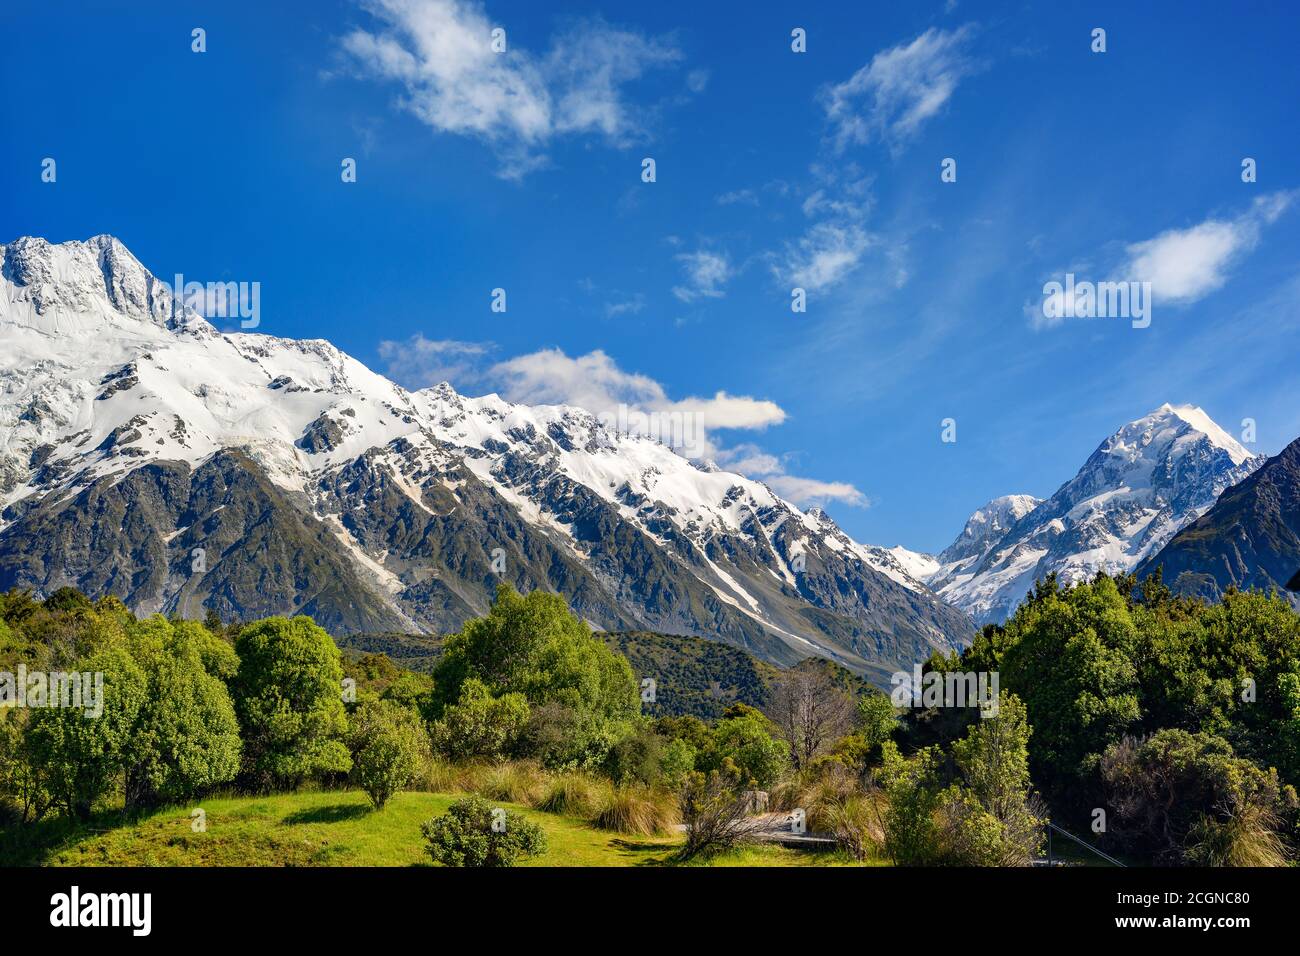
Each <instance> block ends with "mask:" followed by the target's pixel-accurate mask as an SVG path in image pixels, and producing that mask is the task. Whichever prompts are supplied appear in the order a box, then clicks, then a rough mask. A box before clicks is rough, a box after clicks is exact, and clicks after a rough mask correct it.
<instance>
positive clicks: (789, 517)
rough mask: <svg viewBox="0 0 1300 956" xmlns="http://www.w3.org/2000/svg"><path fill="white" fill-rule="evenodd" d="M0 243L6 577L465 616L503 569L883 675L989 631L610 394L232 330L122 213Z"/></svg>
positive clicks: (887, 561) (632, 619) (786, 657)
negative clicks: (590, 401)
mask: <svg viewBox="0 0 1300 956" xmlns="http://www.w3.org/2000/svg"><path fill="white" fill-rule="evenodd" d="M0 255H2V257H3V259H2V261H3V268H2V271H0V336H2V337H3V340H4V342H5V345H6V348H5V350H4V352H3V354H2V355H0V588H10V587H27V588H33V589H35V590H37V591H39V592H42V593H48V592H49V591H52V590H53V589H55V588H57V587H59V586H62V585H65V584H68V585H73V586H76V587H79V588H81V589H83V590H85V591H86V592H88V593H91V594H103V593H110V592H111V593H114V594H117V595H118V596H119V597H122V598H123V599H124V600H126V601H127V603H128V604H130V605H131V606H132V607H133V608H135V609H136V610H138V611H142V612H150V611H162V612H165V613H173V612H179V613H183V614H187V615H198V614H200V613H202V610H203V609H204V608H212V609H214V610H216V611H217V612H219V613H220V614H222V615H223V616H224V617H226V618H235V619H240V618H244V619H246V618H253V617H257V616H261V615H265V614H271V613H309V614H311V615H312V616H314V617H316V618H317V619H318V620H319V621H321V622H322V623H323V624H324V625H326V626H327V627H330V628H332V629H334V630H335V631H338V632H342V633H352V632H376V631H412V632H414V631H431V632H433V631H436V632H446V631H450V630H454V629H456V628H458V627H459V625H460V624H461V623H462V622H463V621H464V620H465V619H466V618H468V617H470V616H474V615H478V614H482V613H483V612H484V611H485V610H486V608H487V606H488V604H489V602H490V600H491V596H492V594H493V592H494V589H495V586H496V585H497V583H498V582H500V581H506V582H509V583H511V584H513V585H514V586H515V587H517V588H519V589H521V590H528V589H533V588H544V589H547V590H551V591H555V592H558V593H561V594H563V595H565V597H566V598H567V599H568V600H569V601H570V603H571V604H572V606H573V607H574V608H575V609H576V610H577V611H578V612H579V613H581V614H582V615H583V616H584V617H586V618H587V619H588V620H589V621H591V623H592V624H593V625H595V626H596V627H599V628H601V629H607V630H637V629H643V630H654V631H660V632H666V633H678V634H687V635H698V636H704V637H709V638H711V639H715V640H721V641H724V642H727V643H730V644H733V645H735V646H738V647H742V648H744V649H746V650H749V651H751V652H753V653H755V654H756V655H758V656H760V657H762V658H763V659H765V660H768V661H772V662H777V663H791V662H794V661H797V660H799V659H801V658H804V657H807V656H811V655H818V656H823V657H827V658H830V659H832V660H835V661H838V662H839V663H841V664H843V665H844V666H846V667H848V668H850V669H851V670H854V671H855V672H857V673H861V674H867V675H870V676H872V677H873V678H874V679H876V680H878V681H883V680H885V679H886V677H885V675H887V674H889V673H891V672H893V671H894V670H898V669H909V668H910V667H911V666H912V664H913V663H914V662H916V661H918V660H921V659H924V658H925V657H927V656H928V655H929V654H930V653H931V652H932V651H933V650H935V649H940V650H951V649H953V648H955V647H959V646H961V645H962V644H964V643H965V642H967V641H968V640H969V639H970V637H971V636H972V634H973V625H972V623H971V621H970V619H969V618H968V617H967V616H966V615H965V614H963V613H961V612H960V611H957V610H954V609H953V608H952V607H950V606H949V605H947V604H946V603H944V602H943V601H942V600H940V599H939V598H938V597H936V595H935V594H934V592H933V591H931V589H930V588H929V587H927V586H926V585H925V584H924V583H922V582H921V581H919V580H918V579H917V578H916V576H915V575H914V574H913V573H911V572H910V571H909V569H908V567H907V566H905V564H904V562H901V561H899V560H898V558H897V557H896V556H895V555H894V554H892V553H891V552H889V551H886V550H884V549H882V548H875V547H871V546H866V545H862V544H859V543H857V542H855V541H853V540H851V539H850V538H849V537H848V536H847V535H846V534H844V532H843V531H842V530H841V529H839V528H838V527H837V526H836V525H835V523H834V522H833V521H832V520H831V519H830V518H829V516H827V515H825V514H824V513H822V512H820V511H818V510H816V509H814V510H811V511H808V512H804V511H801V510H800V509H798V508H796V507H795V506H793V505H791V504H789V503H788V502H786V501H784V500H782V499H781V498H779V497H777V496H776V495H775V494H773V493H772V491H771V490H770V489H769V488H768V487H767V486H766V485H763V484H762V483H760V482H756V481H752V480H749V479H747V478H744V477H742V476H740V475H737V474H731V473H727V472H724V471H721V470H719V469H718V468H716V467H714V466H710V465H696V464H694V463H692V462H690V461H687V460H686V459H684V458H682V457H680V456H679V455H677V454H675V453H674V452H673V451H671V450H670V449H668V448H667V447H665V446H663V445H661V444H659V443H658V442H656V441H654V440H651V439H648V438H644V437H638V436H634V435H626V434H620V433H617V432H615V431H614V430H612V429H610V428H608V427H606V426H605V425H604V424H602V422H601V421H600V420H599V419H598V417H597V416H596V415H594V414H592V413H591V412H589V411H586V410H583V409H578V408H572V407H566V406H537V407H531V406H526V405H519V404H512V403H509V402H506V401H503V400H502V399H501V398H499V397H497V396H495V395H488V396H484V397H481V398H470V397H466V396H463V395H460V394H458V393H457V392H456V391H455V390H454V389H452V388H451V387H450V386H449V385H446V384H442V385H438V386H435V387H433V388H429V389H424V390H421V391H416V392H411V391H407V390H406V389H403V388H401V387H400V386H398V385H396V384H394V383H393V382H391V381H389V380H387V379H386V378H384V377H383V376H381V375H378V374H376V373H375V372H372V371H371V370H370V369H368V368H366V367H365V366H364V365H362V364H361V363H360V362H358V361H356V360H355V359H353V358H351V357H350V356H348V355H345V354H344V353H342V352H340V351H339V350H338V349H336V348H334V347H333V346H332V345H330V344H329V343H328V342H325V341H322V340H291V339H281V338H274V337H271V336H266V335H260V334H250V333H222V332H218V331H217V329H215V328H214V327H213V326H212V325H211V324H210V323H208V322H207V321H206V320H204V319H203V318H202V317H200V316H199V315H197V314H195V313H194V312H193V311H191V310H189V309H186V308H182V307H179V306H178V305H177V304H176V303H175V302H174V301H173V298H172V295H171V292H170V290H169V289H168V287H167V286H166V285H165V284H163V283H161V282H159V280H157V279H156V278H155V277H154V276H152V275H151V274H150V273H149V272H148V270H146V269H145V268H144V267H143V266H142V265H141V264H140V263H139V262H138V261H136V259H135V258H134V257H133V256H132V255H131V254H130V253H129V252H128V251H127V250H126V249H125V248H124V247H123V246H122V244H121V243H120V242H118V241H117V240H115V239H113V238H111V237H108V236H100V237H96V238H94V239H91V240H89V241H88V242H84V243H83V242H70V243H63V244H60V245H53V244H50V243H48V242H46V241H45V240H42V239H32V238H24V239H19V240H17V241H15V242H13V243H10V244H8V245H5V246H0Z"/></svg>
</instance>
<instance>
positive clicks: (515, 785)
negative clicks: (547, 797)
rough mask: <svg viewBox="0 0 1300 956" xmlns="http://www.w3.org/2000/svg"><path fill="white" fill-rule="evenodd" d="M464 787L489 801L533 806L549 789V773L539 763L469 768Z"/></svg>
mask: <svg viewBox="0 0 1300 956" xmlns="http://www.w3.org/2000/svg"><path fill="white" fill-rule="evenodd" d="M464 777H465V779H464V781H463V784H464V787H465V789H466V790H469V791H470V792H471V793H477V794H478V795H479V796H481V797H486V798H487V799H489V800H505V801H507V802H509V803H522V804H524V805H527V806H531V805H533V804H534V803H536V802H537V800H538V798H539V797H540V796H541V794H542V791H543V788H545V786H546V782H547V777H546V773H545V772H544V771H543V770H542V768H541V767H539V766H538V765H537V764H535V763H533V762H531V761H526V760H521V761H516V762H513V763H502V764H489V765H486V766H477V767H472V768H467V769H466V771H465V773H464Z"/></svg>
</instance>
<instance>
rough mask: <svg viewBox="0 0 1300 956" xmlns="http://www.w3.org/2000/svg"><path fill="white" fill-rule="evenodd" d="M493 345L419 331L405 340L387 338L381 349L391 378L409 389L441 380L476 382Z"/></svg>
mask: <svg viewBox="0 0 1300 956" xmlns="http://www.w3.org/2000/svg"><path fill="white" fill-rule="evenodd" d="M492 348H493V347H492V346H491V345H490V344H484V343H480V342H458V341H456V340H455V339H427V338H425V337H424V336H423V335H421V334H420V333H418V332H417V333H416V334H415V335H413V336H411V337H410V338H409V339H407V340H406V341H405V342H394V341H391V340H389V339H385V340H384V341H382V342H380V343H379V349H378V351H379V357H380V358H381V359H383V360H384V362H385V363H386V366H385V368H386V372H387V374H388V376H389V378H391V379H393V380H394V381H396V382H399V383H401V384H402V385H405V386H406V387H408V388H427V387H428V386H430V385H435V384H437V383H438V382H457V383H459V384H461V385H465V384H467V383H470V382H473V381H476V380H477V379H478V377H479V375H478V371H477V366H478V363H479V361H480V360H481V359H482V358H483V357H484V356H485V355H487V354H488V353H489V352H490V351H491V350H492Z"/></svg>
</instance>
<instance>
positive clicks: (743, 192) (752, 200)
mask: <svg viewBox="0 0 1300 956" xmlns="http://www.w3.org/2000/svg"><path fill="white" fill-rule="evenodd" d="M717 203H718V205H719V206H734V205H736V204H737V203H744V204H745V205H747V206H757V205H758V194H757V193H755V192H754V190H752V189H733V190H732V191H731V192H725V193H723V194H722V195H720V196H718V198H717Z"/></svg>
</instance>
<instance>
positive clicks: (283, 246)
mask: <svg viewBox="0 0 1300 956" xmlns="http://www.w3.org/2000/svg"><path fill="white" fill-rule="evenodd" d="M83 6H88V5H84V4H72V3H61V2H57V0H54V2H51V0H45V2H41V3H25V2H18V3H10V4H7V5H6V8H5V11H4V13H3V14H0V17H3V20H4V23H3V30H0V36H2V37H3V38H2V39H0V52H2V55H0V77H2V78H3V82H4V89H5V96H4V97H3V98H0V122H3V128H4V130H5V136H4V140H3V143H0V179H2V180H3V182H4V192H3V194H2V195H3V204H0V220H2V228H0V233H3V235H2V236H0V241H8V240H9V239H12V238H14V237H17V236H19V235H43V236H45V237H47V238H49V239H50V240H52V241H63V240H67V239H85V238H88V237H89V236H92V235H95V234H98V233H105V232H107V233H112V234H114V235H116V236H118V237H119V238H121V239H122V240H123V242H125V243H126V244H127V246H128V247H129V248H130V249H131V250H132V251H133V252H134V253H135V254H136V255H137V256H138V257H139V258H140V259H141V261H142V262H144V264H145V265H146V266H148V267H149V268H150V269H151V270H152V271H154V272H155V273H156V274H158V275H159V276H161V277H169V276H171V275H172V274H173V273H175V272H178V271H179V272H183V273H184V274H185V275H186V277H187V278H191V279H199V280H203V281H206V280H217V279H221V280H230V279H233V280H239V281H257V282H259V283H260V284H261V296H262V324H261V328H260V329H259V331H264V332H267V333H270V334H275V335H285V336H292V337H311V338H314V337H321V338H327V339H329V340H331V341H332V342H334V343H335V344H337V345H338V346H339V347H340V348H342V349H344V350H345V351H347V352H349V353H351V354H353V355H355V356H357V357H358V358H360V359H361V360H363V361H365V362H367V363H368V364H370V365H372V366H373V367H375V368H377V369H380V370H386V371H388V372H389V373H390V374H391V375H393V376H394V377H395V378H397V379H398V380H399V381H401V382H402V383H403V384H406V385H408V386H412V387H418V386H421V385H425V384H429V383H430V381H431V380H434V379H437V378H440V377H449V378H450V379H451V381H452V382H453V384H455V385H456V386H457V387H458V388H459V389H461V390H462V391H464V392H467V393H470V394H480V393H483V392H486V391H500V392H502V393H503V394H505V395H507V397H512V398H517V399H521V400H529V401H541V400H545V401H555V400H569V401H574V402H577V403H586V404H589V405H597V406H600V405H602V404H604V405H606V406H607V405H608V404H609V403H612V402H623V401H626V402H628V403H629V404H635V405H638V406H641V407H645V408H650V409H664V410H677V411H682V410H686V411H689V412H691V413H692V414H697V415H699V416H700V417H701V420H702V421H703V422H704V424H705V426H706V427H707V428H708V434H709V442H710V446H711V453H712V454H713V455H714V456H715V457H717V458H718V459H719V460H720V461H723V462H724V463H727V464H728V465H729V466H731V467H735V468H739V469H740V470H743V471H746V472H747V473H749V474H751V475H754V476H756V477H761V478H763V479H764V480H768V481H769V482H771V483H772V484H773V485H774V487H776V488H777V490H778V491H781V492H783V493H785V494H787V495H788V496H790V497H793V498H795V499H796V500H798V501H800V502H801V503H804V504H809V503H814V502H818V501H820V502H823V503H824V505H825V507H826V508H827V510H828V511H830V512H831V514H833V515H834V516H835V517H836V519H837V520H838V521H839V522H840V523H841V524H842V525H843V526H844V527H845V529H846V530H848V531H849V532H850V533H851V534H852V535H853V536H854V537H856V538H858V539H859V540H864V541H869V542H872V543H879V544H885V545H892V544H896V543H902V544H906V545H907V546H909V547H912V548H917V549H923V550H938V549H940V548H942V547H944V546H945V545H946V544H948V543H949V542H950V541H951V540H952V538H953V537H954V536H955V535H956V533H957V532H958V531H959V530H960V528H961V525H962V522H963V521H964V520H965V518H966V516H967V515H968V514H969V512H970V511H971V510H973V509H974V508H976V507H977V506H979V505H980V504H982V503H983V502H984V501H986V500H987V499H989V498H991V497H994V496H996V495H1001V494H1008V493H1018V492H1031V493H1034V494H1038V495H1047V494H1050V493H1051V492H1052V491H1054V490H1055V488H1056V487H1057V486H1058V485H1059V484H1060V483H1061V482H1063V481H1064V480H1066V479H1067V478H1069V477H1070V476H1071V475H1072V474H1073V472H1074V470H1075V469H1076V468H1077V467H1078V466H1079V465H1081V464H1082V462H1083V461H1084V459H1085V458H1086V456H1087V455H1088V454H1089V453H1090V452H1091V451H1092V450H1093V449H1094V448H1095V447H1096V445H1097V444H1098V443H1099V442H1100V441H1101V440H1102V439H1103V438H1105V437H1106V436H1107V435H1108V434H1110V433H1111V432H1112V431H1114V430H1115V429H1116V428H1117V427H1119V426H1120V425H1121V424H1123V423H1124V422H1127V421H1129V420H1131V419H1134V418H1137V417H1139V416H1140V415H1142V414H1144V413H1146V412H1147V411H1149V410H1151V409H1152V408H1155V407H1156V406H1158V405H1160V404H1161V403H1163V402H1166V401H1169V402H1174V403H1191V404H1196V405H1200V406H1202V407H1203V408H1205V409H1206V411H1207V412H1209V413H1210V415H1211V416H1212V417H1214V418H1215V420H1217V421H1218V422H1219V423H1220V424H1221V425H1223V426H1224V427H1225V428H1226V429H1227V430H1228V431H1229V432H1231V433H1233V434H1238V433H1239V432H1240V431H1241V422H1242V420H1243V419H1245V418H1253V419H1254V420H1255V421H1256V422H1257V428H1258V440H1257V442H1256V444H1255V445H1254V446H1253V448H1254V449H1255V450H1257V451H1261V452H1268V453H1275V452H1276V451H1278V450H1279V449H1280V448H1281V447H1282V446H1284V445H1285V444H1286V443H1287V442H1289V441H1291V440H1292V439H1294V438H1296V437H1297V436H1298V435H1300V403H1298V402H1297V401H1296V394H1297V391H1296V384H1297V367H1298V361H1297V360H1298V359H1300V346H1298V344H1297V343H1298V342H1300V338H1298V337H1297V333H1298V332H1300V308H1297V302H1298V301H1300V298H1298V295H1297V293H1300V261H1298V257H1297V249H1300V243H1298V242H1297V240H1298V239H1300V193H1295V192H1293V191H1295V190H1297V189H1300V166H1298V165H1297V157H1298V156H1300V124H1297V123H1296V121H1295V105H1296V91H1297V88H1300V84H1298V83H1297V80H1298V79H1300V76H1298V73H1300V70H1298V69H1297V66H1296V57H1295V52H1294V47H1295V41H1296V37H1297V33H1298V31H1297V27H1298V26H1300V14H1297V13H1296V12H1294V11H1293V10H1291V9H1289V8H1288V6H1287V5H1284V4H1281V3H1278V4H1264V3H1261V4H1257V5H1255V4H1252V5H1250V6H1249V7H1247V8H1240V7H1238V6H1237V5H1225V4H1218V3H1213V4H1212V3H1186V2H1180V3H1156V4H1131V3H1116V4H1106V3H1086V4H1085V3H1042V4H1027V3H979V4H977V3H974V2H972V0H959V2H957V3H945V2H943V0H936V2H909V3H891V4H876V3H870V4H846V3H834V4H832V3H807V4H801V5H797V6H796V5H791V4H778V3H751V2H746V3H717V4H703V3H675V2H660V3H654V4H635V5H634V4H625V3H619V4H612V3H582V2H569V3H565V4H564V5H563V8H564V12H563V13H553V12H548V11H547V10H544V9H542V7H543V4H540V3H537V2H535V0H532V2H516V0H489V2H487V3H486V5H484V4H481V3H470V2H459V3H453V2H451V0H420V2H417V0H390V2H386V3H378V2H376V3H362V4H358V3H353V2H329V0H324V2H315V3H312V4H284V5H277V4H265V3H262V4H251V3H244V2H227V3H220V4H174V3H151V2H138V3H132V4H129V5H127V4H120V5H114V6H117V7H119V9H117V10H109V9H107V8H108V7H109V6H110V5H97V7H103V8H104V9H97V10H96V11H95V12H91V13H87V12H84V11H83V10H82V9H81V8H82V7H83ZM555 6H557V7H558V6H559V5H555ZM1132 7H1141V8H1142V9H1140V10H1134V9H1131V8H1132ZM290 8H296V9H290ZM306 11H310V13H309V14H308V13H307V12H306ZM796 11H797V12H796ZM195 27H201V28H203V29H204V30H205V31H206V43H207V51H206V52H204V53H201V54H199V53H194V52H192V50H191V43H192V41H191V31H192V29H193V28H195ZM495 27H500V28H503V29H504V30H505V31H506V34H505V36H506V51H505V52H504V53H503V54H496V53H493V52H492V51H491V50H490V49H489V48H488V47H489V45H490V43H491V39H490V32H491V29H492V28H495ZM796 27H798V28H802V29H804V30H805V31H806V37H807V41H806V46H807V51H806V52H804V53H795V52H793V51H792V49H791V43H792V41H791V31H792V30H793V29H794V28H796ZM1096 27H1101V28H1104V29H1105V31H1106V51H1105V52H1104V53H1094V52H1092V50H1091V46H1092V43H1093V41H1092V36H1091V34H1092V30H1093V29H1094V28H1096ZM46 157H50V158H54V159H55V160H56V162H57V181H56V182H55V183H52V184H51V183H43V182H42V181H41V163H42V160H43V159H44V158H46ZM344 157H352V158H355V160H356V162H357V181H356V182H355V183H344V182H342V181H341V176H340V163H341V161H342V160H343V158H344ZM645 157H652V158H654V160H655V163H656V170H655V171H656V181H655V182H653V183H645V182H642V178H641V173H642V160H643V159H644V158H645ZM1245 157H1251V158H1253V159H1254V160H1255V161H1256V163H1257V181H1256V182H1254V183H1245V182H1243V181H1242V176H1241V163H1242V160H1243V158H1245ZM945 158H953V159H955V160H956V162H957V167H956V168H957V177H956V181H955V182H942V181H941V178H940V171H941V163H942V161H943V160H944V159H945ZM1066 272H1073V273H1075V274H1076V275H1077V276H1078V278H1079V279H1080V280H1084V279H1087V280H1091V281H1102V280H1107V279H1124V280H1132V281H1150V282H1151V283H1152V288H1153V293H1152V294H1153V297H1154V299H1153V307H1152V312H1151V320H1152V321H1151V324H1150V326H1149V327H1147V328H1134V327H1133V326H1132V324H1131V323H1130V321H1129V320H1128V319H1125V318H1095V319H1082V318H1081V319H1066V320H1063V321H1059V322H1048V321H1045V320H1044V319H1043V317H1042V313H1041V305H1042V301H1043V285H1044V283H1045V282H1047V281H1049V280H1051V279H1053V278H1055V279H1058V280H1059V279H1063V276H1064V274H1065V273H1066ZM796 286H798V287H801V288H804V289H805V290H806V293H807V302H808V304H807V311H806V312H804V313H794V312H792V311H791V307H790V303H791V289H792V288H794V287H796ZM494 288H504V289H505V290H506V294H507V305H508V308H507V311H506V312H505V313H497V312H493V311H492V310H491V308H490V304H491V293H492V290H493V289H494ZM594 410H596V411H605V410H606V409H605V408H601V407H598V408H595V409H594ZM945 418H953V419H955V420H956V423H957V433H956V434H957V441H956V442H953V443H945V442H943V441H941V422H942V421H943V420H944V419H945Z"/></svg>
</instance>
